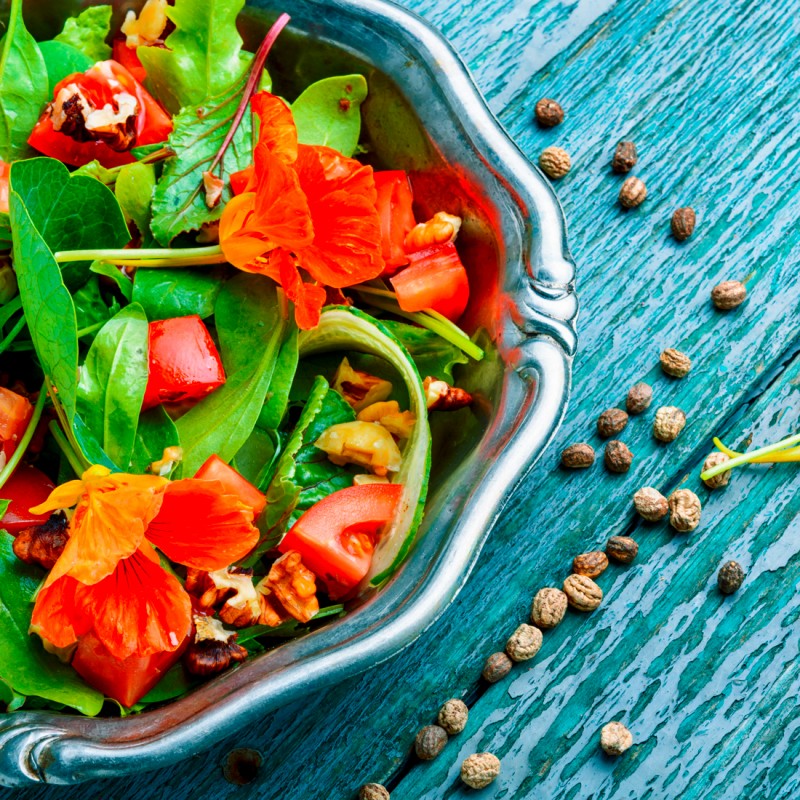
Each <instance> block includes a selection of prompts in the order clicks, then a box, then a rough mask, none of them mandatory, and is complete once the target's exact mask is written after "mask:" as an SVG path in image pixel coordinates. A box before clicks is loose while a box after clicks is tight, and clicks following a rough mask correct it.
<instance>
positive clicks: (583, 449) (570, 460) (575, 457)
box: [561, 442, 594, 469]
mask: <svg viewBox="0 0 800 800" xmlns="http://www.w3.org/2000/svg"><path fill="white" fill-rule="evenodd" d="M592 464H594V450H593V448H592V447H591V445H588V444H586V443H585V442H580V443H578V444H571V445H570V446H569V447H567V448H566V449H565V450H563V451H562V452H561V466H562V467H566V468H567V469H586V467H591V466H592Z"/></svg>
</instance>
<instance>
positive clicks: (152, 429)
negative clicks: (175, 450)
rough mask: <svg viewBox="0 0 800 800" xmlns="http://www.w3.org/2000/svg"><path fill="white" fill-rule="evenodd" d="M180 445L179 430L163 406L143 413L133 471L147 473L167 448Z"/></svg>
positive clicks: (136, 443)
mask: <svg viewBox="0 0 800 800" xmlns="http://www.w3.org/2000/svg"><path fill="white" fill-rule="evenodd" d="M179 444H180V437H179V436H178V429H177V427H176V426H175V423H174V422H173V421H172V419H171V418H170V416H169V414H167V412H166V411H165V410H164V407H163V406H157V407H156V408H151V409H149V410H148V411H144V412H142V415H141V416H140V417H139V424H138V426H137V427H136V441H135V443H134V448H133V456H132V459H131V469H132V470H133V472H145V471H146V470H147V468H148V467H149V466H150V464H152V463H153V462H154V461H159V460H160V459H161V457H162V456H163V455H164V450H165V449H166V448H167V447H176V446H177V445H179Z"/></svg>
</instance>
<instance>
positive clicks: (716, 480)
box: [703, 450, 731, 489]
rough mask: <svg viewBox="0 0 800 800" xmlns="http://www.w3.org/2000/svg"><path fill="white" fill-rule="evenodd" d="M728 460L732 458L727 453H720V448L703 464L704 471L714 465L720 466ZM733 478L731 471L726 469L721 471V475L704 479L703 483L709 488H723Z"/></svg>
mask: <svg viewBox="0 0 800 800" xmlns="http://www.w3.org/2000/svg"><path fill="white" fill-rule="evenodd" d="M726 461H730V458H728V456H726V455H725V453H720V452H719V451H718V450H717V451H715V452H713V453H712V454H711V455H710V456H709V457H708V458H707V459H706V460H705V463H704V464H703V472H705V471H706V470H709V469H712V468H713V467H718V466H719V465H720V464H724V463H725V462H726ZM730 480H731V471H730V470H726V471H725V472H720V473H719V475H715V476H714V477H713V478H707V479H706V480H704V481H703V483H704V484H705V485H706V486H707V487H708V488H709V489H721V488H722V487H723V486H727V485H728V483H730Z"/></svg>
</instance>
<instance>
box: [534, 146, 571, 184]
mask: <svg viewBox="0 0 800 800" xmlns="http://www.w3.org/2000/svg"><path fill="white" fill-rule="evenodd" d="M539 167H541V170H542V172H544V174H545V175H547V177H548V178H550V179H551V180H554V181H555V180H558V179H559V178H563V177H564V176H565V175H566V174H567V173H568V172H569V171H570V169H571V167H572V160H571V159H570V157H569V153H568V152H567V151H566V150H563V149H562V148H560V147H546V148H545V149H544V150H543V151H542V154H541V155H540V156H539Z"/></svg>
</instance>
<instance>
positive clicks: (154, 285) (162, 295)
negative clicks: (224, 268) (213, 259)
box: [133, 268, 224, 321]
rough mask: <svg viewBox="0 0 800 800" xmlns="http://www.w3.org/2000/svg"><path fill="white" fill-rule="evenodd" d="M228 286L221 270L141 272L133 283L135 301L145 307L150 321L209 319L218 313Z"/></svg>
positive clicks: (150, 270)
mask: <svg viewBox="0 0 800 800" xmlns="http://www.w3.org/2000/svg"><path fill="white" fill-rule="evenodd" d="M223 283H224V277H223V275H222V274H220V271H219V270H210V269H208V268H201V269H140V270H137V271H136V277H135V278H134V279H133V301H134V302H135V303H141V305H142V308H144V310H145V311H146V312H147V318H148V319H149V320H151V321H152V320H156V319H170V318H171V317H187V316H189V315H191V314H197V315H198V316H199V317H200V318H201V319H206V318H207V317H210V316H211V315H212V314H213V313H214V305H215V304H216V302H217V295H219V290H220V289H221V288H222V285H223Z"/></svg>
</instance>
